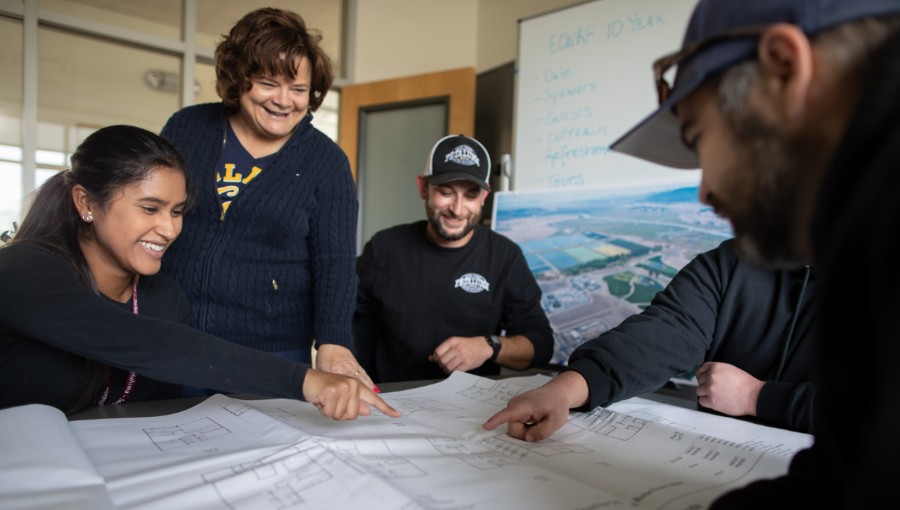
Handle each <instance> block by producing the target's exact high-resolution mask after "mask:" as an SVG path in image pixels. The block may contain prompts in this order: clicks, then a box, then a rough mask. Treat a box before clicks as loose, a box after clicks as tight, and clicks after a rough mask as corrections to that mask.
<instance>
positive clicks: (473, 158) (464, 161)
mask: <svg viewBox="0 0 900 510" xmlns="http://www.w3.org/2000/svg"><path fill="white" fill-rule="evenodd" d="M447 161H452V162H453V163H456V164H457V165H463V166H478V165H480V164H481V162H480V161H479V160H478V154H475V149H473V148H471V147H469V146H468V145H459V146H457V147H456V148H455V149H453V150H452V151H450V152H449V153H448V154H447V155H446V156H445V157H444V162H445V163H446V162H447Z"/></svg>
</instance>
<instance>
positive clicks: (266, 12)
mask: <svg viewBox="0 0 900 510" xmlns="http://www.w3.org/2000/svg"><path fill="white" fill-rule="evenodd" d="M321 40H322V35H321V34H320V33H319V31H317V30H313V29H307V28H306V23H305V22H304V21H303V18H302V17H300V15H299V14H297V13H294V12H291V11H286V10H282V9H274V8H271V7H266V8H262V9H257V10H255V11H253V12H250V13H248V14H246V15H244V17H243V18H241V19H240V21H238V22H237V24H235V25H234V27H232V28H231V31H230V32H229V33H228V35H227V36H225V37H224V39H223V40H222V42H221V43H219V46H218V47H217V48H216V55H215V58H216V92H217V93H218V94H219V97H221V98H222V103H223V104H224V105H225V107H226V108H227V109H228V111H229V112H231V113H234V112H236V111H238V109H239V108H240V100H241V95H242V94H243V93H244V92H247V91H248V90H250V87H251V85H252V84H251V82H250V80H252V79H253V78H257V77H260V76H286V77H288V78H290V79H294V77H296V76H297V67H296V66H297V63H298V62H299V61H300V59H301V58H302V57H306V58H307V59H308V60H309V64H310V69H311V70H310V90H309V109H310V111H316V109H317V108H318V107H319V105H321V104H322V101H323V100H324V99H325V94H327V93H328V89H329V87H331V82H332V81H333V80H334V73H333V71H332V69H331V60H330V59H329V58H328V55H326V54H325V52H324V51H322V48H321V47H319V41H321Z"/></svg>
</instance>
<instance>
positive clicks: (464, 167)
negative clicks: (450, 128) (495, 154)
mask: <svg viewBox="0 0 900 510" xmlns="http://www.w3.org/2000/svg"><path fill="white" fill-rule="evenodd" d="M425 177H427V178H428V183H429V184H444V183H448V182H450V181H460V180H463V181H470V182H474V183H475V184H477V185H479V186H481V187H482V189H485V190H487V191H491V184H490V182H489V179H490V177H491V157H490V156H488V152H487V150H486V149H485V148H484V146H483V145H481V143H479V142H478V140H475V139H474V138H469V137H468V136H465V135H449V136H445V137H443V138H441V139H440V140H438V141H437V143H435V144H434V147H432V149H431V155H430V156H429V157H428V165H427V166H426V167H425Z"/></svg>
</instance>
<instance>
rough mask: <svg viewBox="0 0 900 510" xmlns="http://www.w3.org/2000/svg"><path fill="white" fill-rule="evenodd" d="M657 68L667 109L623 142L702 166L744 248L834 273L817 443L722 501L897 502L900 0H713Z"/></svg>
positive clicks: (652, 157)
mask: <svg viewBox="0 0 900 510" xmlns="http://www.w3.org/2000/svg"><path fill="white" fill-rule="evenodd" d="M675 67H677V72H676V73H675V79H674V82H671V85H670V82H669V80H668V75H669V74H671V73H668V72H667V71H670V70H671V69H672V68H675ZM653 69H654V73H655V79H656V86H657V90H658V92H659V99H660V107H659V109H658V110H657V111H656V112H654V113H653V114H652V115H650V116H649V117H648V118H647V119H645V120H644V121H643V122H641V123H640V124H639V125H638V126H636V127H635V128H634V129H632V130H631V131H630V132H629V133H627V134H626V135H625V136H623V137H622V138H621V139H620V140H618V141H617V142H615V143H614V144H613V145H612V148H613V149H614V150H617V151H621V152H625V153H628V154H632V155H634V156H637V157H639V158H643V159H646V160H649V161H653V162H656V163H660V164H663V165H668V166H673V167H679V168H696V167H698V166H699V167H701V168H702V171H703V172H702V173H703V177H702V182H701V186H700V200H701V201H703V202H704V203H706V204H709V205H711V206H712V207H714V208H715V209H716V210H717V211H718V212H719V213H720V214H722V215H723V216H725V217H727V218H728V219H729V220H730V221H731V223H732V225H733V227H734V231H735V235H736V238H737V240H738V243H739V246H740V249H741V251H742V252H743V254H744V255H746V256H747V257H749V258H752V259H753V260H756V261H758V262H761V263H765V264H768V265H773V266H779V267H785V266H790V265H792V264H797V263H809V262H812V263H814V265H815V266H817V267H818V269H819V270H820V274H821V278H822V286H823V287H822V288H823V291H822V294H821V299H820V306H821V308H820V310H819V314H818V317H819V324H818V332H819V339H818V343H817V350H818V355H817V358H816V359H817V361H818V366H817V369H818V373H819V375H820V380H819V381H818V386H819V394H818V395H819V399H818V400H817V402H816V432H815V436H816V439H815V444H814V446H813V447H812V448H810V449H809V450H806V451H803V452H801V453H799V454H798V455H797V456H796V457H795V458H794V460H793V462H792V464H791V468H790V471H789V473H788V474H787V475H786V476H784V477H781V478H777V479H774V480H770V481H761V482H755V483H753V484H751V485H749V486H747V487H746V488H744V489H741V490H738V491H735V492H732V493H730V494H727V495H725V496H724V497H723V498H721V499H719V500H718V501H717V502H716V503H714V505H713V508H768V509H772V508H781V507H785V508H788V507H790V508H795V507H801V506H802V507H804V508H889V507H893V505H895V504H896V502H895V499H896V498H895V496H894V495H893V494H892V487H893V484H894V483H896V475H897V473H898V471H900V469H898V465H900V446H898V442H897V441H896V439H895V437H894V436H895V435H896V431H897V430H898V425H897V424H898V423H900V407H898V406H897V403H896V402H897V395H898V394H900V378H897V377H895V376H894V373H895V371H896V368H897V366H900V342H898V341H897V339H898V334H897V331H896V328H895V327H894V319H895V317H896V316H897V314H898V313H900V297H898V296H900V294H898V292H897V289H898V288H900V272H898V271H897V270H896V269H897V267H896V258H897V247H898V246H900V230H898V225H900V201H898V200H897V199H896V195H897V192H898V190H900V1H898V0H749V1H748V0H701V1H700V2H699V4H698V5H697V7H696V9H695V11H694V13H693V15H692V17H691V21H690V24H689V26H688V29H687V33H686V35H685V39H684V43H683V45H682V48H681V49H680V50H679V51H677V52H675V53H673V54H671V55H668V56H665V57H663V58H661V59H659V60H658V61H657V62H656V63H655V64H654V66H653Z"/></svg>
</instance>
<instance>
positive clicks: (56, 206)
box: [10, 126, 191, 413]
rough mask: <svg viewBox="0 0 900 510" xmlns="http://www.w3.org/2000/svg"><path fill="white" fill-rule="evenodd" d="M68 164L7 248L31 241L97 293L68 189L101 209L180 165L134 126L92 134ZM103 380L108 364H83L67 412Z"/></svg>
mask: <svg viewBox="0 0 900 510" xmlns="http://www.w3.org/2000/svg"><path fill="white" fill-rule="evenodd" d="M71 163H72V166H71V168H70V169H69V170H66V171H64V172H60V173H58V174H56V175H54V176H53V177H51V178H50V179H49V180H47V182H45V183H44V184H43V185H42V186H41V187H40V188H39V189H38V190H37V192H36V194H35V198H34V203H33V205H32V206H31V209H30V210H29V211H28V214H27V215H26V216H25V219H24V220H23V221H22V225H21V226H20V227H19V229H18V231H17V232H16V235H15V237H14V238H13V240H12V241H11V242H10V244H13V243H23V242H35V243H40V244H42V245H44V246H47V247H49V248H50V249H52V250H53V251H55V252H57V253H59V254H60V255H62V256H63V257H64V258H65V259H66V260H67V261H68V262H69V263H70V264H71V265H72V267H73V269H74V270H75V273H76V274H77V275H78V278H79V279H80V280H81V282H82V283H83V284H84V285H85V286H87V287H90V288H92V289H94V291H95V292H97V289H96V286H95V285H94V278H93V277H92V275H91V272H90V269H89V267H88V265H87V261H86V260H85V258H84V253H83V252H82V251H81V246H80V245H79V243H78V239H79V237H81V236H87V237H89V236H91V235H93V231H92V229H91V224H90V223H86V222H84V221H82V220H81V218H80V217H79V215H78V211H77V210H76V209H75V204H74V202H73V199H72V188H73V187H74V186H75V185H76V184H80V185H81V186H82V187H83V188H84V189H85V190H86V191H87V193H88V195H89V196H90V198H91V200H93V201H94V203H96V204H97V206H98V207H99V208H100V209H101V210H104V211H105V210H107V208H108V207H109V204H110V202H111V201H112V200H113V199H114V198H116V196H117V195H118V192H119V191H120V190H121V189H122V188H123V187H125V186H127V185H129V184H134V183H136V182H140V181H142V180H144V179H147V178H149V177H150V176H151V174H152V173H153V172H154V171H156V170H157V169H159V168H163V167H164V168H170V169H172V170H175V171H177V172H180V173H181V174H182V175H184V174H185V164H184V160H183V159H182V158H181V155H180V154H179V153H178V151H177V150H175V147H173V146H172V144H170V143H169V142H168V141H166V140H165V139H163V138H161V137H160V136H158V135H156V134H154V133H151V132H150V131H147V130H146V129H141V128H138V127H134V126H109V127H105V128H101V129H99V130H97V131H95V132H94V133H93V134H91V135H90V136H88V137H87V138H86V139H85V140H84V141H83V142H82V143H81V145H79V146H78V148H77V149H76V150H75V153H74V154H73V155H72V158H71ZM186 177H187V176H185V181H186V182H187V178H186ZM188 196H189V197H190V196H191V195H190V193H188ZM108 378H109V367H108V366H106V365H104V364H102V363H99V362H97V361H94V360H90V359H87V360H85V364H84V368H83V369H82V374H81V379H80V380H79V382H78V384H77V386H76V389H75V392H74V393H73V395H74V396H73V401H72V402H70V403H69V405H68V407H67V409H66V412H67V413H71V412H76V411H78V410H81V409H83V408H85V407H87V406H88V405H91V404H92V403H96V399H97V398H98V396H99V393H100V391H101V390H102V389H103V388H104V387H105V386H106V384H107V381H108Z"/></svg>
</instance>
